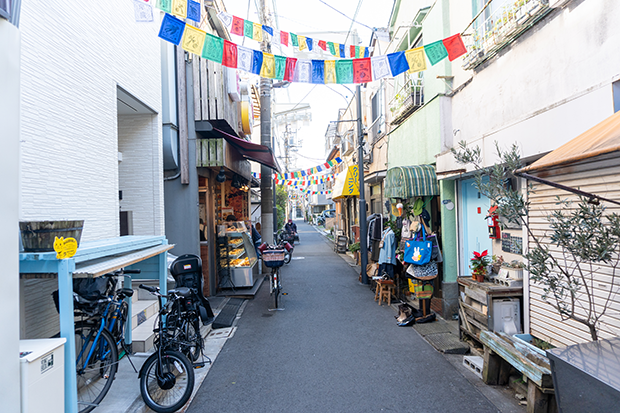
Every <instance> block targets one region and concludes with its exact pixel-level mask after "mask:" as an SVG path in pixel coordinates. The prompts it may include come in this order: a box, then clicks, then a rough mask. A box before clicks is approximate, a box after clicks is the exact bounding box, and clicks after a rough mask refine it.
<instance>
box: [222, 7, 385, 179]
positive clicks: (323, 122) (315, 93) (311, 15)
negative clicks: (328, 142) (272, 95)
mask: <svg viewBox="0 0 620 413" xmlns="http://www.w3.org/2000/svg"><path fill="white" fill-rule="evenodd" d="M224 1H225V6H226V9H227V11H228V12H229V13H231V14H233V15H235V16H238V17H241V18H244V19H248V20H251V21H254V22H260V18H259V15H258V12H257V10H258V6H259V4H260V3H259V1H258V0H249V1H248V0H224ZM324 1H325V3H327V4H329V5H330V6H332V7H333V8H330V7H329V6H328V5H326V4H325V3H323V2H322V1H321V0H306V1H303V2H302V1H295V0H279V1H278V0H266V2H267V4H268V6H269V9H270V10H271V11H272V12H274V9H275V13H274V20H273V26H275V27H277V28H278V29H280V30H284V31H287V32H293V33H296V34H302V35H306V34H307V35H308V36H309V37H312V38H313V39H315V42H316V41H318V40H325V41H327V42H329V41H333V42H338V43H342V42H343V41H344V38H345V37H347V33H348V32H349V30H350V29H357V32H358V33H359V36H360V39H361V43H360V45H361V46H368V44H369V42H370V36H371V33H372V30H371V29H370V28H373V27H376V28H380V27H387V25H388V22H389V18H390V14H391V11H392V5H393V3H394V0H361V1H360V0H338V1H333V0H324ZM358 7H359V10H358ZM334 8H335V9H337V10H338V11H340V12H342V13H344V14H345V15H346V16H348V17H350V18H353V17H354V15H355V14H356V10H357V17H356V18H355V20H356V21H357V22H359V23H361V24H357V23H353V24H352V22H351V20H350V19H348V18H347V17H345V16H343V15H342V14H339V13H338V11H335V10H334ZM248 10H249V13H248ZM365 26H368V27H365ZM233 41H234V42H236V43H241V42H242V41H243V39H242V38H240V37H237V36H233ZM346 43H347V44H351V43H352V41H351V36H350V35H349V36H348V40H347V42H346ZM245 46H246V47H250V48H253V49H257V50H258V49H259V48H260V46H259V44H258V43H257V42H254V41H252V40H249V39H246V40H245ZM273 52H274V53H276V54H285V55H288V56H291V57H298V56H295V55H294V54H293V48H291V47H289V48H286V49H285V50H284V52H283V53H281V52H280V50H278V49H276V50H273ZM314 58H321V57H319V56H316V57H314ZM346 86H347V87H344V86H342V85H311V84H304V83H293V84H291V85H290V86H289V87H288V88H287V89H279V90H277V94H276V100H277V102H278V103H292V104H293V106H294V105H295V104H297V103H307V104H309V105H310V106H311V108H312V122H311V123H310V124H309V125H308V126H305V127H302V128H301V129H300V130H299V132H298V133H299V137H301V138H302V139H303V147H302V148H301V149H300V150H299V152H298V153H299V157H298V158H297V168H298V169H300V168H303V169H305V168H310V167H313V166H316V165H318V164H320V163H323V162H325V141H324V138H325V131H326V130H327V126H328V122H329V121H330V120H336V118H337V115H338V109H339V108H343V107H346V105H347V100H349V99H350V98H351V96H352V93H351V92H350V91H349V89H350V90H355V85H346ZM347 88H348V89H347ZM299 126H300V127H301V126H302V125H301V124H300V125H299ZM255 133H257V132H255Z"/></svg>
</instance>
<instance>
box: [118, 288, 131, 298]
mask: <svg viewBox="0 0 620 413" xmlns="http://www.w3.org/2000/svg"><path fill="white" fill-rule="evenodd" d="M116 293H117V294H118V298H119V300H122V299H123V298H125V297H131V296H132V295H133V290H132V289H131V288H121V289H120V290H118V291H117V292H116Z"/></svg>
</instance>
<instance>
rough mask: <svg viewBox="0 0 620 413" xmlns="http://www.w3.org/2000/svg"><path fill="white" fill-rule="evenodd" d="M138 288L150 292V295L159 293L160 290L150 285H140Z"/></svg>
mask: <svg viewBox="0 0 620 413" xmlns="http://www.w3.org/2000/svg"><path fill="white" fill-rule="evenodd" d="M138 288H141V289H143V290H146V291H148V292H150V293H157V292H159V288H157V287H151V286H150V285H144V284H140V285H139V286H138Z"/></svg>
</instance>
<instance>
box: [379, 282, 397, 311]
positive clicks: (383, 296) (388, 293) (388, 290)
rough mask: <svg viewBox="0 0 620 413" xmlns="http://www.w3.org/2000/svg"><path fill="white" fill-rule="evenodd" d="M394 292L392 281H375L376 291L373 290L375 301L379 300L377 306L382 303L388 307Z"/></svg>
mask: <svg viewBox="0 0 620 413" xmlns="http://www.w3.org/2000/svg"><path fill="white" fill-rule="evenodd" d="M393 292H394V281H392V280H377V289H376V290H375V301H377V300H379V305H381V303H382V302H383V301H385V302H387V304H388V305H390V304H392V293H393Z"/></svg>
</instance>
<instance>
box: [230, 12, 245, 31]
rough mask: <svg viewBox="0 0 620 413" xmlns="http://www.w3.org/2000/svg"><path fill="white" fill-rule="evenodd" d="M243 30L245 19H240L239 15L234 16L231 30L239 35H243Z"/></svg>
mask: <svg viewBox="0 0 620 413" xmlns="http://www.w3.org/2000/svg"><path fill="white" fill-rule="evenodd" d="M243 30H244V25H243V19H240V18H239V17H237V16H233V20H232V26H231V28H230V32H231V33H232V34H236V35H237V36H243Z"/></svg>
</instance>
